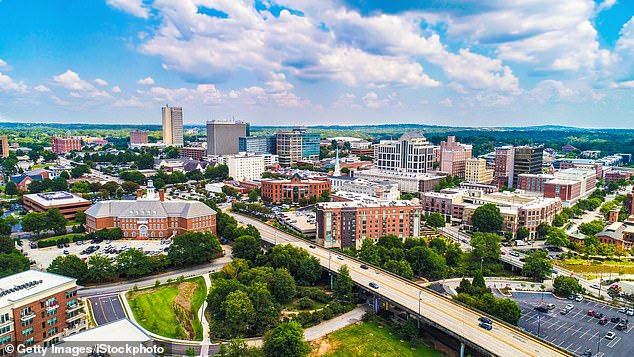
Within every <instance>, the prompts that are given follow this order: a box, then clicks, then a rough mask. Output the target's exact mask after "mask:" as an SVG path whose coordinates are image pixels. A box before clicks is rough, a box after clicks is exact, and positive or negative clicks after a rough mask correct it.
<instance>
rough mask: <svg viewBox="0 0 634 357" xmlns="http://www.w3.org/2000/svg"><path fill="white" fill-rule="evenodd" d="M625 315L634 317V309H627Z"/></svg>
mask: <svg viewBox="0 0 634 357" xmlns="http://www.w3.org/2000/svg"><path fill="white" fill-rule="evenodd" d="M625 314H626V315H627V316H634V309H632V308H629V309H627V312H626V313H625Z"/></svg>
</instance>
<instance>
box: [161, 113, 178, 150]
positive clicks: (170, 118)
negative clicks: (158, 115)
mask: <svg viewBox="0 0 634 357" xmlns="http://www.w3.org/2000/svg"><path fill="white" fill-rule="evenodd" d="M161 109H162V112H163V144H165V145H167V146H183V108H182V107H170V106H169V105H166V106H164V107H163V108H161Z"/></svg>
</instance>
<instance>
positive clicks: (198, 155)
mask: <svg viewBox="0 0 634 357" xmlns="http://www.w3.org/2000/svg"><path fill="white" fill-rule="evenodd" d="M179 153H180V156H181V157H189V158H192V159H194V160H198V161H200V160H202V159H203V158H204V157H205V156H207V150H206V149H205V148H202V147H199V146H186V147H182V148H180V149H179Z"/></svg>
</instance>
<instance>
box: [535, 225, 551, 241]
mask: <svg viewBox="0 0 634 357" xmlns="http://www.w3.org/2000/svg"><path fill="white" fill-rule="evenodd" d="M549 230H550V225H549V224H548V222H542V223H540V224H539V226H537V230H536V232H537V236H538V237H539V238H545V237H546V236H547V235H548V231H549Z"/></svg>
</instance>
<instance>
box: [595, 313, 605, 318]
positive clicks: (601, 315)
mask: <svg viewBox="0 0 634 357" xmlns="http://www.w3.org/2000/svg"><path fill="white" fill-rule="evenodd" d="M604 316H605V315H603V313H602V312H597V314H596V315H594V317H596V318H597V319H602V318H603V317H604Z"/></svg>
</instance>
